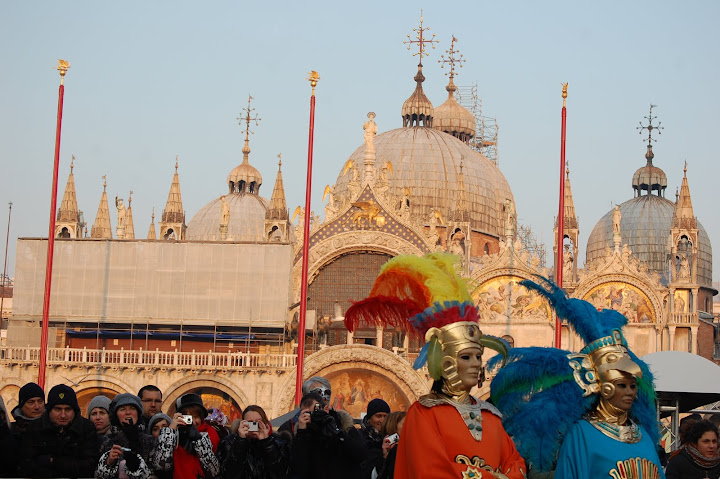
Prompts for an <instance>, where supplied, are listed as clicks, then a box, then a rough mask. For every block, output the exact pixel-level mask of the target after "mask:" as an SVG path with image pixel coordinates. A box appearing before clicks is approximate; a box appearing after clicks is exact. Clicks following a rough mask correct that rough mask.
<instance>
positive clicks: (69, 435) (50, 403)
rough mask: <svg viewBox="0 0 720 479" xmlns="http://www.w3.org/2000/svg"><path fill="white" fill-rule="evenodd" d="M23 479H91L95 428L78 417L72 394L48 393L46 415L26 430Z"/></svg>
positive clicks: (22, 449) (55, 390) (57, 390)
mask: <svg viewBox="0 0 720 479" xmlns="http://www.w3.org/2000/svg"><path fill="white" fill-rule="evenodd" d="M20 457H21V461H20V467H19V472H20V475H21V476H23V477H92V476H93V474H94V473H95V467H96V466H97V463H98V439H97V434H96V433H95V426H94V425H93V423H92V422H91V421H89V420H88V419H85V418H84V417H82V415H81V414H80V407H78V402H77V397H76V396H75V391H73V390H72V389H71V388H69V387H68V386H65V385H63V384H61V385H58V386H55V387H54V388H52V389H51V390H50V392H49V393H48V397H47V403H46V408H45V414H43V416H42V417H41V418H40V419H38V420H37V421H33V422H32V423H30V425H29V426H28V429H27V431H26V432H25V434H24V435H23V437H22V442H21V446H20Z"/></svg>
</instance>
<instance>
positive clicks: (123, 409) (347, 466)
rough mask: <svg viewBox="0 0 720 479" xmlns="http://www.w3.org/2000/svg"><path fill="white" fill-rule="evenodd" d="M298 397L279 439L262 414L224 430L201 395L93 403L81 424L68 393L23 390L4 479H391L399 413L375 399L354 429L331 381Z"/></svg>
mask: <svg viewBox="0 0 720 479" xmlns="http://www.w3.org/2000/svg"><path fill="white" fill-rule="evenodd" d="M302 388H303V396H302V400H301V404H300V407H299V408H298V409H297V411H296V412H295V414H294V415H293V416H292V417H291V418H290V419H288V420H287V421H286V422H285V423H283V424H282V425H281V426H279V427H278V428H277V430H276V429H275V428H273V426H272V424H271V422H270V419H269V418H268V416H267V414H266V413H265V411H264V410H263V408H262V407H261V406H258V405H251V406H248V407H246V408H245V409H244V410H243V411H242V419H238V420H235V421H233V422H232V423H230V424H228V421H227V418H226V417H225V415H224V414H223V413H222V412H220V411H219V410H213V409H211V410H208V409H207V408H206V407H205V405H204V404H203V400H202V397H201V396H200V395H198V394H194V393H190V394H185V395H183V396H181V397H179V398H178V399H177V400H176V401H175V403H174V404H172V405H171V407H168V405H167V404H163V399H162V391H161V390H160V389H159V388H158V387H156V386H153V385H147V386H145V387H143V388H142V389H140V391H138V394H137V395H135V394H132V393H122V394H118V395H116V396H115V397H113V398H109V397H106V396H96V397H94V398H92V399H91V400H90V402H89V403H88V406H87V414H86V417H83V416H82V414H81V411H80V407H79V405H78V400H77V396H76V393H75V391H74V390H73V389H72V388H71V387H69V386H66V385H57V386H54V387H53V388H52V389H50V391H49V392H48V393H47V395H46V394H45V391H44V390H43V389H42V388H41V387H40V386H39V385H37V384H35V383H28V384H26V385H24V386H23V387H22V388H20V390H19V393H18V404H17V406H16V407H15V408H14V409H13V410H12V411H10V412H8V411H7V410H6V408H5V405H4V403H3V402H2V399H0V421H1V424H0V477H81V478H88V477H96V478H98V479H116V478H120V479H126V478H127V479H149V478H158V479H196V478H207V479H211V478H221V477H222V478H248V479H284V478H294V479H304V478H308V479H310V478H313V479H314V478H337V477H349V478H357V479H366V478H367V479H374V478H378V477H380V478H391V477H393V470H394V458H395V456H394V453H395V449H394V448H395V446H396V445H397V437H399V434H400V432H401V430H402V423H403V419H404V415H405V413H404V412H391V411H390V406H389V405H388V404H387V403H386V402H385V401H383V400H382V399H373V400H372V401H370V402H369V403H368V407H367V415H366V416H365V417H364V419H363V420H362V423H361V424H360V425H359V427H357V426H356V425H355V423H354V419H353V418H352V417H351V416H350V414H348V413H347V412H346V411H342V410H333V409H331V408H330V407H329V404H330V399H331V395H332V391H331V387H330V383H329V381H327V379H325V378H323V377H313V378H311V379H309V380H308V381H306V382H305V383H304V384H303V387H302ZM163 410H166V411H168V410H172V411H174V413H173V414H172V416H169V415H166V414H165V413H163V412H162V411H163ZM11 418H12V419H14V421H12V422H11ZM395 434H397V436H394V437H395V439H394V440H389V439H388V437H390V436H393V435H395ZM391 439H392V438H391Z"/></svg>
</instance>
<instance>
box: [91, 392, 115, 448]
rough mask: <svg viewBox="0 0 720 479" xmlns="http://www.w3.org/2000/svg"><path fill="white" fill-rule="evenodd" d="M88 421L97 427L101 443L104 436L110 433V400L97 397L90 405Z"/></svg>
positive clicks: (104, 397)
mask: <svg viewBox="0 0 720 479" xmlns="http://www.w3.org/2000/svg"><path fill="white" fill-rule="evenodd" d="M88 419H90V420H91V421H92V423H93V424H94V425H95V431H96V432H97V435H98V438H99V440H100V442H102V436H104V435H105V434H107V433H108V432H110V398H108V397H106V396H95V397H94V398H92V399H91V400H90V404H88Z"/></svg>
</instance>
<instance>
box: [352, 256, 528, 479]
mask: <svg viewBox="0 0 720 479" xmlns="http://www.w3.org/2000/svg"><path fill="white" fill-rule="evenodd" d="M459 262H460V258H458V257H457V256H453V255H448V254H444V253H432V254H429V255H426V256H424V257H417V256H411V255H406V256H398V257H395V258H393V259H391V260H390V261H388V262H387V263H386V264H385V265H384V266H383V268H382V270H381V273H380V275H379V276H378V278H377V279H376V280H375V283H374V285H373V288H372V291H371V292H370V296H369V297H368V298H366V299H364V300H362V301H359V302H357V303H355V304H353V306H351V307H350V308H349V309H348V311H347V312H346V314H345V325H346V327H347V328H348V329H349V330H350V331H353V330H354V329H355V328H357V327H359V326H360V325H368V324H370V325H376V326H377V325H384V326H385V327H386V328H389V329H390V330H394V328H396V327H400V328H403V329H405V330H407V331H408V333H410V334H414V335H416V336H420V337H421V338H423V339H424V340H425V341H426V344H425V346H424V347H423V348H422V350H421V351H420V355H419V356H418V359H417V361H415V364H414V367H415V368H416V369H419V368H420V367H422V366H423V365H424V364H425V363H427V366H428V372H429V373H430V376H431V377H432V378H433V380H434V383H433V386H432V390H431V391H430V393H429V394H426V395H424V396H422V397H420V399H419V400H418V401H417V402H415V403H414V404H413V405H412V406H411V407H410V409H409V410H408V413H407V416H406V417H405V423H404V425H403V433H402V437H401V438H400V440H399V442H398V446H397V458H396V462H395V476H394V477H395V478H396V479H410V478H412V479H423V478H433V479H451V478H452V479H455V478H457V479H460V478H486V479H491V478H494V479H498V478H510V479H521V478H524V477H525V462H524V461H523V459H522V457H521V456H520V454H519V453H518V451H517V450H516V449H515V445H514V444H513V441H512V439H511V438H510V437H509V436H508V434H507V433H506V432H505V430H504V429H503V426H502V423H501V418H500V412H499V411H498V410H497V409H496V408H495V407H494V406H492V405H491V404H489V403H487V402H485V401H481V400H479V399H478V398H475V397H473V396H472V395H471V394H470V390H471V389H472V388H473V387H475V386H477V385H478V382H479V380H480V378H481V377H482V375H483V374H482V373H483V367H482V354H483V351H484V348H485V347H489V348H491V349H495V350H497V351H498V352H501V353H503V354H504V353H506V352H507V346H506V343H504V342H503V341H501V340H499V339H497V338H493V337H490V336H485V335H483V334H482V332H481V331H480V328H479V327H478V309H477V307H476V306H475V304H474V303H473V302H472V299H471V297H470V294H469V293H468V289H467V285H466V281H465V280H463V279H462V278H460V277H459V276H458V275H457V274H456V273H455V267H456V265H457V264H458V263H459Z"/></svg>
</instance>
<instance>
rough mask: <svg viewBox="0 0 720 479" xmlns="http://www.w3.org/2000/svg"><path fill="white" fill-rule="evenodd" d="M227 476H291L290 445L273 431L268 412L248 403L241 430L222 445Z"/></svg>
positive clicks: (258, 478)
mask: <svg viewBox="0 0 720 479" xmlns="http://www.w3.org/2000/svg"><path fill="white" fill-rule="evenodd" d="M219 451H220V452H219V453H218V455H219V456H223V461H222V463H221V466H222V475H223V478H225V479H235V478H238V477H242V478H246V479H284V478H285V477H287V471H288V461H289V458H290V445H289V443H287V442H286V441H284V440H282V439H280V437H279V436H278V435H277V434H276V433H274V432H273V430H272V425H270V421H269V420H268V417H267V415H266V414H265V411H264V410H263V408H261V407H260V406H248V407H247V408H245V410H244V411H243V413H242V421H241V422H240V424H239V426H238V429H237V432H236V433H234V434H232V435H230V436H228V437H226V438H225V439H224V440H223V441H222V442H221V444H220V449H219Z"/></svg>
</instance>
